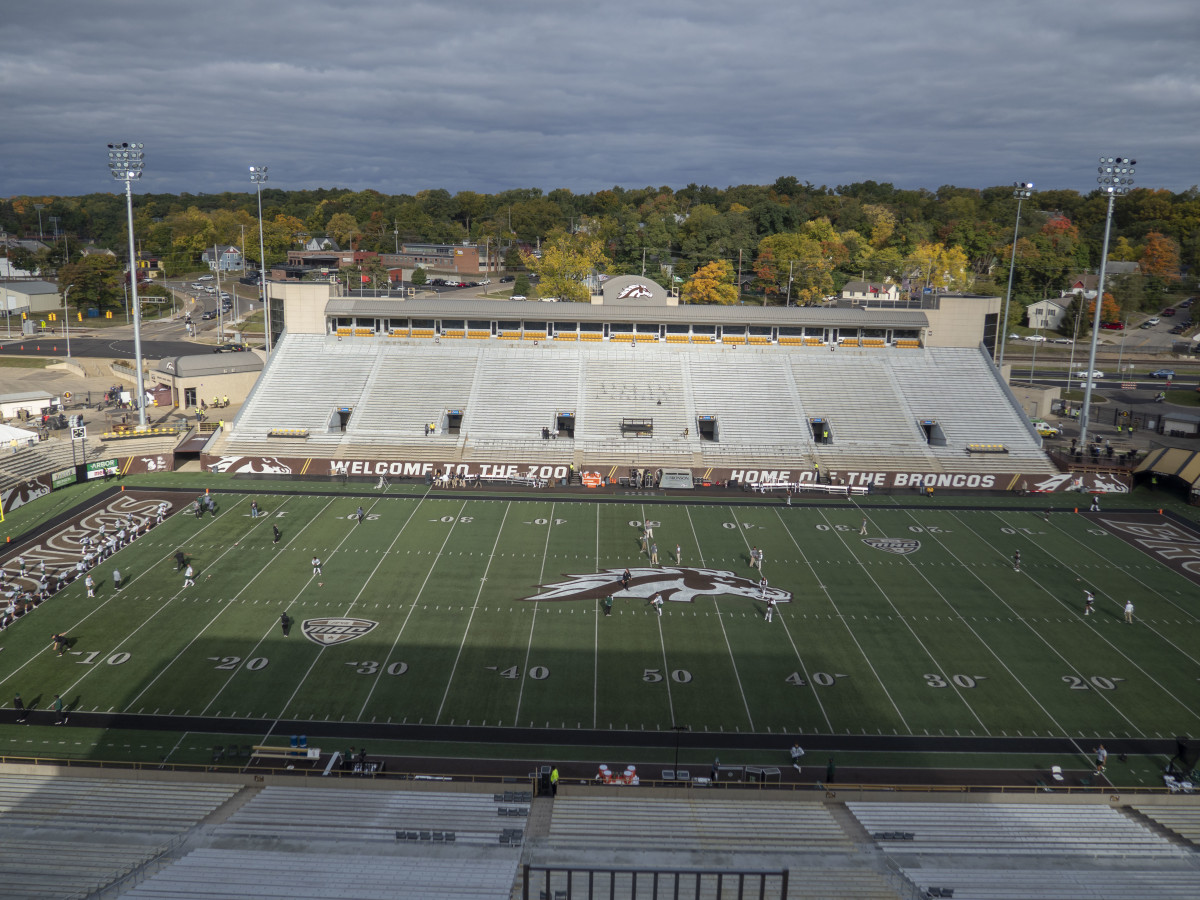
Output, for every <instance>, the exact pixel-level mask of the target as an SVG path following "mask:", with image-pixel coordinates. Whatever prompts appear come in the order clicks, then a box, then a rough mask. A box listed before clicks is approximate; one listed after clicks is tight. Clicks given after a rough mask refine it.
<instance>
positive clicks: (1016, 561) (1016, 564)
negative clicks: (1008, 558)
mask: <svg viewBox="0 0 1200 900" xmlns="http://www.w3.org/2000/svg"><path fill="white" fill-rule="evenodd" d="M1013 571H1014V572H1020V571H1021V551H1020V550H1017V551H1016V552H1015V553H1013Z"/></svg>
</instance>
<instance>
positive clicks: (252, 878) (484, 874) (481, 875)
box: [122, 849, 517, 900]
mask: <svg viewBox="0 0 1200 900" xmlns="http://www.w3.org/2000/svg"><path fill="white" fill-rule="evenodd" d="M516 867H517V860H516V858H515V857H513V858H511V859H493V860H488V859H462V858H457V859H455V858H444V857H443V858H437V859H421V858H414V857H411V856H379V855H376V854H371V855H366V854H363V853H356V854H345V853H340V854H339V853H304V854H299V853H281V852H274V851H270V850H257V849H255V850H250V849H246V850H240V849H238V850H234V849H199V850H195V851H193V852H192V853H189V854H188V855H187V856H185V857H184V858H183V859H180V860H179V861H177V862H176V863H174V864H173V865H172V866H170V867H169V868H167V869H163V870H162V871H160V872H158V873H157V874H156V875H154V876H153V877H151V878H149V879H147V880H146V881H144V882H142V883H141V884H139V885H138V886H137V887H135V888H133V889H132V890H130V891H128V892H126V893H125V894H123V895H122V896H125V897H131V898H136V900H188V898H196V900H212V898H217V897H221V898H234V897H256V898H262V900H270V898H287V900H345V898H347V897H355V898H367V897H374V898H385V897H396V898H399V897H423V898H424V897H428V898H430V900H497V898H502V897H507V896H508V894H509V891H510V890H511V888H512V884H513V879H514V877H515V874H516Z"/></svg>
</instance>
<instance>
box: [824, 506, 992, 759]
mask: <svg viewBox="0 0 1200 900" xmlns="http://www.w3.org/2000/svg"><path fill="white" fill-rule="evenodd" d="M821 518H822V519H824V520H825V523H826V524H827V525H829V526H830V531H831V532H832V533H833V534H836V535H837V536H838V540H839V541H840V542H841V544H842V546H843V547H844V548H845V550H846V553H848V554H849V555H850V557H851V558H852V559H855V560H856V561H857V559H858V557H856V556H855V555H854V552H853V551H852V550H851V549H850V547H849V546H848V545H847V544H846V539H845V537H843V536H842V535H843V534H844V532H841V531H838V530H837V529H836V528H834V527H833V525H832V523H830V521H829V517H828V516H826V515H825V511H824V510H822V511H821ZM858 567H859V569H860V570H861V571H862V573H863V574H864V575H866V576H867V578H868V579H870V581H871V584H873V585H875V589H876V590H877V591H879V596H881V597H882V598H883V599H884V602H886V603H887V605H888V606H890V607H891V608H892V612H894V613H895V614H896V618H897V619H899V620H900V623H901V624H902V625H904V627H905V628H907V629H908V633H909V634H910V635H912V638H913V640H914V641H916V642H917V645H918V646H919V647H920V648H921V649H922V650H923V651H924V652H925V655H926V656H927V657H929V662H930V663H931V664H932V665H934V666H937V671H938V672H939V673H940V674H941V675H942V676H943V680H944V681H945V682H946V684H948V685H949V686H950V688H951V689H952V690H953V691H954V695H955V696H956V697H958V699H959V700H961V701H962V705H963V706H965V707H966V708H967V712H969V713H970V714H971V716H972V717H973V718H974V719H975V721H976V722H978V723H979V727H980V728H982V729H983V733H984V734H986V735H989V736H990V734H991V732H989V731H988V728H987V726H986V725H984V724H983V719H981V718H979V714H978V713H976V712H975V708H974V707H973V706H971V704H970V703H969V702H968V701H967V698H966V697H965V696H964V695H963V692H962V689H961V688H959V686H958V685H957V684H955V683H954V681H953V679H951V678H950V676H949V675H947V674H946V672H945V670H944V669H943V668H942V664H941V663H940V662H938V660H937V658H936V657H935V656H934V655H933V651H932V650H930V649H929V648H928V647H926V646H925V642H924V641H923V640H921V636H920V635H918V634H917V630H916V629H915V628H913V627H912V625H911V624H910V623H909V621H908V619H907V618H906V617H905V616H904V614H903V613H901V612H900V609H899V608H898V607H897V606H896V604H895V603H893V602H892V598H891V597H889V596H888V592H887V591H885V590H884V589H883V586H882V585H881V584H880V583H879V582H878V581H876V580H875V576H874V575H872V574H871V573H870V571H869V570H868V569H867V567H866V566H864V565H863V564H862V563H861V562H859V563H858Z"/></svg>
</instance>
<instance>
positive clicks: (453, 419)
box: [446, 409, 463, 434]
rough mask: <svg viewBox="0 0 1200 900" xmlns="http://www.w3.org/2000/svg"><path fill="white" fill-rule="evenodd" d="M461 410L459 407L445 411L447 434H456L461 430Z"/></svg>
mask: <svg viewBox="0 0 1200 900" xmlns="http://www.w3.org/2000/svg"><path fill="white" fill-rule="evenodd" d="M462 420H463V412H462V410H461V409H451V410H447V411H446V431H447V433H449V434H458V433H459V431H461V430H462Z"/></svg>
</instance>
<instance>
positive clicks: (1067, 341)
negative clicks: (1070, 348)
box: [1050, 338, 1075, 344]
mask: <svg viewBox="0 0 1200 900" xmlns="http://www.w3.org/2000/svg"><path fill="white" fill-rule="evenodd" d="M1050 343H1052V344H1073V343H1075V342H1074V341H1073V340H1071V339H1070V338H1055V339H1054V340H1052V341H1051V342H1050Z"/></svg>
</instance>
